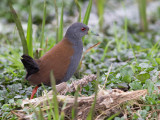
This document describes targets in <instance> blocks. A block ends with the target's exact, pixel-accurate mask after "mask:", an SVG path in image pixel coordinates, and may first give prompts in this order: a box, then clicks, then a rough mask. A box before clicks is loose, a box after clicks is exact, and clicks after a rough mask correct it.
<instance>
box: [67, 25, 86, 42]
mask: <svg viewBox="0 0 160 120" xmlns="http://www.w3.org/2000/svg"><path fill="white" fill-rule="evenodd" d="M88 31H89V27H88V26H87V25H85V24H83V23H78V22H77V23H74V24H72V25H71V26H70V27H69V28H68V29H67V32H66V35H65V37H67V38H69V39H74V40H76V39H77V40H81V38H82V37H83V36H85V35H87V34H88Z"/></svg>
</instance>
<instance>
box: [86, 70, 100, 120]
mask: <svg viewBox="0 0 160 120" xmlns="http://www.w3.org/2000/svg"><path fill="white" fill-rule="evenodd" d="M99 74H100V73H99V68H98V69H97V80H96V81H95V96H94V101H93V103H92V106H91V109H90V111H89V114H88V116H87V119H86V120H93V116H94V110H95V104H96V100H97V94H98V84H99Z"/></svg>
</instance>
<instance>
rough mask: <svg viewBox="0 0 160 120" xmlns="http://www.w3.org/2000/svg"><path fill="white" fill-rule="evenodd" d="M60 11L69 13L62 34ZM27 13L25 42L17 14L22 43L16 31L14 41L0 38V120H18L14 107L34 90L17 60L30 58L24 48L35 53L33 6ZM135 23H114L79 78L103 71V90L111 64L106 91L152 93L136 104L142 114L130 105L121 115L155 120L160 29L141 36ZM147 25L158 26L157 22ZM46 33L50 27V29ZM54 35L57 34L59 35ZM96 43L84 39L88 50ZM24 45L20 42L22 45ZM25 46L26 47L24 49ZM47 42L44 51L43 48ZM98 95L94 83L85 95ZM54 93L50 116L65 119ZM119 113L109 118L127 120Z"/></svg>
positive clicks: (38, 113)
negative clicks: (65, 18)
mask: <svg viewBox="0 0 160 120" xmlns="http://www.w3.org/2000/svg"><path fill="white" fill-rule="evenodd" d="M32 2H33V1H32ZM64 2H65V1H64ZM77 2H78V1H77ZM57 3H58V1H57ZM46 4H47V3H46ZM76 4H77V3H76ZM91 4H92V1H91V0H90V1H89V4H88V7H87V10H86V15H85V17H84V21H85V23H88V21H89V15H90V12H91ZM43 5H44V3H43ZM47 5H48V4H47ZM60 5H61V4H60ZM64 5H65V4H64ZM77 6H78V5H77ZM14 7H15V6H14ZM10 8H11V10H12V12H13V11H14V10H13V7H12V5H11V4H10ZM15 8H16V7H15ZM32 8H33V6H32ZM62 9H64V11H65V9H66V8H65V6H64V7H61V17H60V21H61V22H60V24H59V26H58V28H60V30H62V29H63V22H62V21H63V19H62V14H64V12H62V11H63V10H62ZM46 10H47V8H46ZM79 10H81V7H79V8H78V11H79ZM126 10H127V9H126ZM29 11H31V12H29V14H28V15H29V17H28V27H27V32H26V33H27V37H25V35H24V31H23V28H22V25H21V23H20V20H19V17H18V16H17V14H16V12H15V11H14V12H13V13H14V14H12V15H14V20H15V24H18V25H17V31H18V33H19V35H20V38H21V39H19V37H18V36H16V32H15V33H14V35H13V36H12V40H10V39H8V38H9V37H6V36H8V35H5V37H3V35H2V36H1V35H0V37H1V41H0V43H1V47H0V107H1V110H0V119H13V120H16V119H17V117H16V116H14V115H13V114H11V113H10V111H11V110H13V109H17V106H14V103H19V101H21V100H22V99H25V98H28V97H29V96H30V94H31V90H32V86H30V85H29V84H28V82H27V81H25V80H24V77H25V70H24V69H23V66H22V64H21V62H20V60H19V58H20V55H21V54H23V53H26V54H27V50H26V51H25V50H24V49H28V48H29V49H28V54H29V55H31V54H32V52H33V53H34V51H30V50H31V47H32V44H31V43H32V42H33V41H34V39H32V38H33V36H32V33H33V31H32V29H33V26H32V25H33V21H32V19H33V17H34V16H33V14H31V13H33V10H31V6H29ZM41 12H42V11H41ZM44 12H45V10H44ZM57 13H58V12H57ZM80 16H81V15H80V14H79V19H78V20H80ZM20 18H22V16H20ZM44 19H46V16H44V15H43V20H44ZM157 21H158V19H157ZM47 24H48V23H47ZM135 24H136V23H133V22H131V21H130V20H129V19H127V18H124V22H123V24H114V26H111V27H109V28H108V29H107V30H106V32H107V33H106V34H103V35H104V36H103V41H102V43H101V44H100V45H98V46H97V47H95V48H94V49H93V50H92V51H91V52H88V53H87V54H86V55H85V59H83V64H82V67H81V69H80V71H79V72H80V73H81V75H84V74H90V73H97V68H99V81H98V83H99V84H100V85H103V84H104V81H105V79H106V76H107V74H106V73H107V72H108V69H109V67H110V65H111V64H112V70H111V71H110V74H109V77H108V79H107V82H106V86H105V89H113V88H119V89H122V90H139V89H148V93H149V94H148V95H146V96H145V97H143V99H142V101H140V103H137V104H138V106H139V108H138V110H137V109H134V107H133V106H132V104H127V105H126V106H125V107H123V109H122V110H125V111H126V114H127V117H129V118H130V119H146V118H148V119H152V118H155V119H156V117H157V115H158V111H159V108H160V99H159V98H160V95H159V94H157V93H155V91H157V90H158V88H157V86H159V85H160V82H159V69H160V55H159V52H158V51H159V50H160V44H159V39H157V38H159V33H158V31H157V29H153V30H152V31H148V32H147V33H146V34H143V33H142V32H141V31H139V30H138V27H139V26H138V25H135ZM148 24H151V25H154V26H158V24H157V23H156V22H155V23H148ZM45 26H46V25H44V27H45ZM44 27H42V28H43V32H41V33H39V34H40V36H41V35H42V34H43V35H44V34H45V31H44ZM46 29H48V28H47V27H46ZM55 31H56V30H55ZM52 32H53V31H52ZM56 33H59V31H58V32H56ZM11 34H13V33H11ZM62 35H63V33H62V32H61V36H62ZM43 37H44V36H43ZM52 37H53V36H51V37H50V36H49V35H48V39H49V40H50V39H51V38H52ZM6 38H7V39H6ZM41 39H42V38H41ZM96 39H97V38H95V37H92V38H90V37H88V38H85V39H84V40H86V41H88V42H87V43H88V44H87V45H84V48H85V49H86V48H89V47H88V46H92V45H94V44H95V43H97V41H96ZM21 40H23V42H21ZM43 40H44V39H43ZM25 41H26V43H25ZM95 41H96V42H95ZM20 42H21V43H22V45H21V43H20ZM84 42H85V41H84ZM24 43H25V45H24V46H23V44H24ZM44 43H45V42H44ZM44 43H43V45H42V46H44ZM35 44H36V45H39V41H36V42H35ZM15 46H16V47H15ZM22 46H23V47H22ZM52 46H53V41H52V40H51V42H48V48H51V47H52ZM42 54H43V53H42ZM51 76H52V74H51ZM52 77H53V76H52ZM80 77H82V76H80ZM72 79H74V80H76V79H78V78H76V77H73V78H72ZM52 81H53V89H54V91H55V85H54V84H55V83H54V78H53V80H52ZM96 85H97V84H96ZM46 89H47V90H50V89H51V88H48V87H47V88H46ZM96 90H97V89H96V88H95V82H93V83H89V84H88V85H87V86H86V87H84V88H83V89H82V92H81V93H82V94H83V95H87V96H89V95H92V94H94V93H95V94H96ZM42 91H43V88H39V91H38V93H37V94H36V96H41V93H42ZM77 93H78V92H76V93H75V107H74V108H73V112H72V119H74V118H75V116H76V112H75V110H76V101H77V100H76V99H78V94H77ZM53 94H54V96H55V97H54V98H53V101H52V102H51V101H50V102H49V105H50V108H51V109H48V110H47V113H48V116H47V117H48V119H49V120H51V119H52V118H55V119H61V120H63V119H64V112H63V111H61V112H59V111H58V104H57V100H56V92H54V93H53ZM95 100H96V97H95ZM94 103H95V102H94ZM94 103H93V105H92V109H91V110H90V114H89V115H88V118H87V119H92V116H93V114H94V112H93V111H94ZM53 106H55V107H54V109H52V108H53ZM64 106H65V105H64ZM33 110H34V111H35V113H36V116H37V118H38V119H43V116H42V113H43V110H41V109H39V108H38V109H37V108H36V109H34V108H33ZM153 111H154V112H153ZM119 114H120V113H117V114H113V115H112V116H110V117H109V118H107V119H123V118H124V117H125V114H120V115H119Z"/></svg>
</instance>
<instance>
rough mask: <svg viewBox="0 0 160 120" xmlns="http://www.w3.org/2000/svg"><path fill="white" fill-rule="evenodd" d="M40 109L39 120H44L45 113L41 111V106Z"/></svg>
mask: <svg viewBox="0 0 160 120" xmlns="http://www.w3.org/2000/svg"><path fill="white" fill-rule="evenodd" d="M38 108H39V111H38V120H44V117H43V113H42V110H41V108H40V106H39V107H38Z"/></svg>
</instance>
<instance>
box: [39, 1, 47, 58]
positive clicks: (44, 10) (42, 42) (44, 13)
mask: <svg viewBox="0 0 160 120" xmlns="http://www.w3.org/2000/svg"><path fill="white" fill-rule="evenodd" d="M43 5H44V7H43V21H42V29H41V35H40V48H43V47H44V27H45V21H46V0H44V4H43ZM42 55H43V50H41V51H40V52H39V57H41V56H42Z"/></svg>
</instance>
